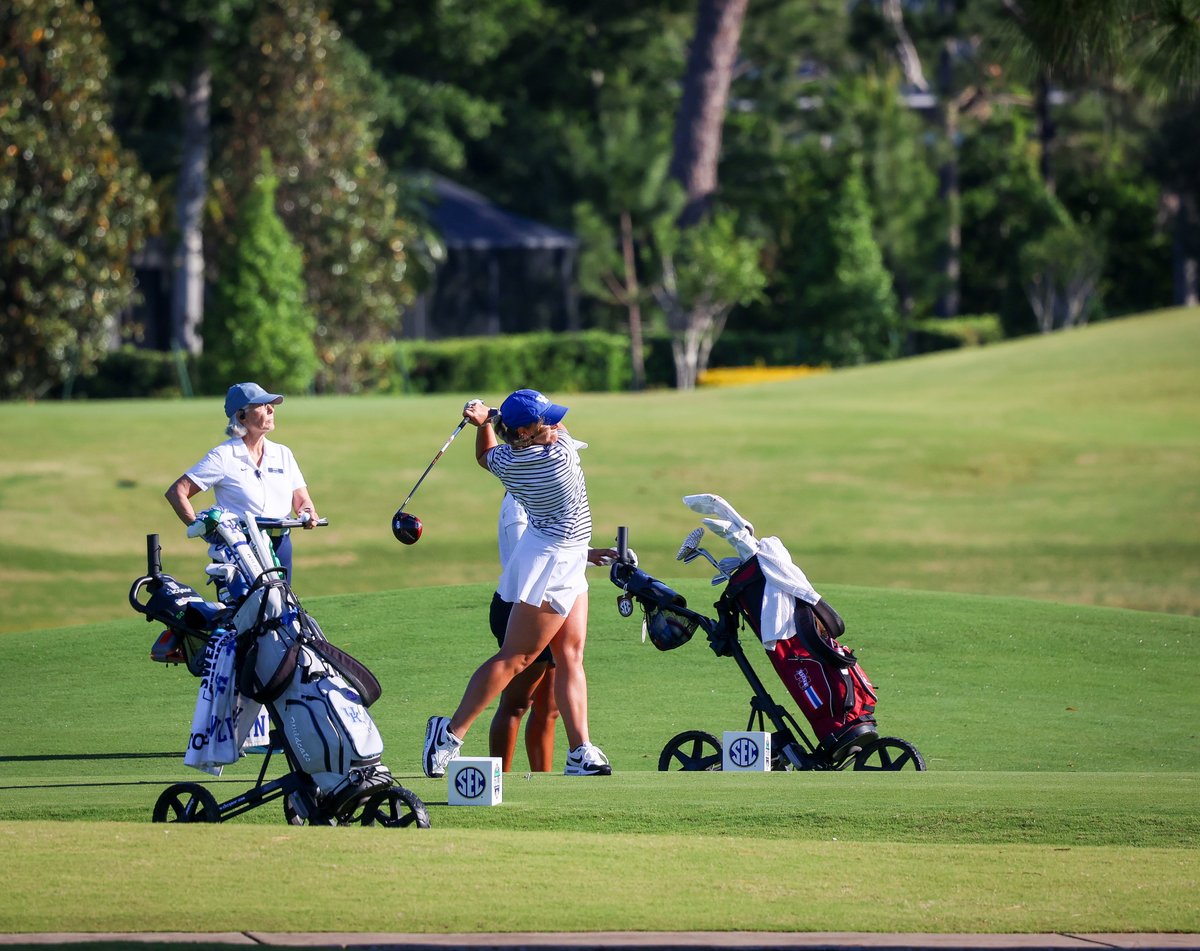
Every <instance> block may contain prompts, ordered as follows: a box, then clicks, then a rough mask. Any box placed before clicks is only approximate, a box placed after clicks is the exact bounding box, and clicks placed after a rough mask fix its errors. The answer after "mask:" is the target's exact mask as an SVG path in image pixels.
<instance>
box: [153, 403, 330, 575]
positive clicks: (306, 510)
mask: <svg viewBox="0 0 1200 951" xmlns="http://www.w3.org/2000/svg"><path fill="white" fill-rule="evenodd" d="M282 402H283V397H282V396H279V395H278V394H276V393H268V392H267V391H266V390H264V389H263V388H262V387H261V386H259V385H258V384H257V383H238V384H235V385H234V386H231V387H230V388H229V392H228V393H227V394H226V395H225V415H226V416H227V417H228V420H229V423H228V425H227V426H226V427H225V434H226V435H227V436H229V437H230V438H229V439H227V440H226V441H225V442H223V443H221V444H220V445H219V446H215V447H214V448H212V449H210V450H209V451H208V452H207V453H206V454H205V456H204V458H202V459H201V460H200V461H199V462H197V463H196V464H195V465H194V466H192V467H191V468H190V469H188V471H187V472H185V473H184V474H183V475H181V476H180V477H179V478H178V479H176V480H175V481H174V482H173V483H171V487H170V488H169V489H167V491H166V497H167V501H168V502H169V503H170V504H171V508H173V509H174V510H175V514H176V515H178V516H179V520H180V521H181V522H183V524H185V525H191V524H192V522H194V521H195V520H196V510H195V508H194V507H193V506H192V502H191V499H192V497H193V496H195V495H196V494H197V493H200V492H204V491H206V490H208V489H212V490H213V495H214V496H215V497H216V504H217V507H218V508H221V509H223V510H224V511H227V512H234V513H235V514H237V515H246V514H248V515H250V516H252V517H262V518H287V517H288V516H290V515H291V514H292V513H295V515H296V517H297V518H302V517H303V516H304V515H305V514H307V515H308V521H307V523H306V524H305V526H304V527H305V528H306V529H311V528H313V527H314V526H315V525H316V523H317V518H318V516H317V509H316V506H315V505H314V504H313V500H312V497H311V496H310V495H309V494H308V486H307V484H306V483H305V481H304V475H303V473H301V471H300V467H299V466H298V465H297V464H296V457H295V456H293V455H292V451H291V450H290V449H288V447H287V446H284V445H281V444H279V443H277V442H273V441H272V440H270V439H268V438H267V433H270V432H274V430H275V407H276V406H277V405H279V404H280V403H282ZM269 534H270V535H271V544H272V545H274V547H275V554H276V555H277V556H278V558H279V563H280V564H281V565H282V566H283V567H284V568H285V569H286V570H287V579H288V581H289V582H290V581H291V580H292V540H291V537H290V535H289V532H288V529H286V528H285V529H272V530H271V532H269Z"/></svg>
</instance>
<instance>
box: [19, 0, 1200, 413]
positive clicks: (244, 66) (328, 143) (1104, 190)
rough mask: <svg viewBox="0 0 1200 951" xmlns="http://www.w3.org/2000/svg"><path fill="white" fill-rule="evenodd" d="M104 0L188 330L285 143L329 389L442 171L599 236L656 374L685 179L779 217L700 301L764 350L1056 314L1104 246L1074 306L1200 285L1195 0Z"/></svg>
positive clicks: (726, 209) (337, 382)
mask: <svg viewBox="0 0 1200 951" xmlns="http://www.w3.org/2000/svg"><path fill="white" fill-rule="evenodd" d="M97 2H98V5H97V10H98V11H99V13H100V26H102V27H103V29H104V30H105V32H106V33H107V34H108V35H109V37H110V42H111V47H112V50H113V62H114V64H115V70H114V72H115V76H116V81H115V82H113V83H111V84H106V86H105V90H104V91H103V92H99V93H98V95H104V93H105V92H111V101H112V103H113V104H114V105H115V109H114V113H113V115H114V118H113V122H112V124H113V125H114V126H115V128H116V130H117V132H118V134H119V136H120V138H121V140H122V141H123V142H124V143H126V144H127V145H128V146H129V147H131V148H132V149H133V150H134V151H135V152H136V154H137V155H138V157H139V159H140V160H141V162H142V165H143V167H144V168H146V169H147V171H148V172H149V173H150V175H151V176H152V181H153V185H152V187H153V191H154V192H155V193H156V194H157V195H158V196H159V197H160V199H161V201H160V205H161V207H162V213H161V218H160V220H159V221H158V222H157V227H158V229H159V232H160V234H161V235H162V238H163V240H164V242H165V243H166V244H167V246H168V247H170V248H174V249H176V253H174V255H173V258H174V261H175V265H176V281H175V282H174V287H175V291H176V302H175V311H176V326H175V328H174V333H173V336H174V340H175V343H176V345H177V346H180V347H183V348H185V349H187V348H191V347H193V345H194V344H195V343H196V341H195V340H193V339H192V336H189V335H190V334H194V330H195V326H194V325H195V320H196V319H197V318H196V307H197V304H196V301H197V298H196V287H197V282H196V281H195V280H194V278H195V277H196V275H197V274H199V276H200V278H201V279H202V280H201V281H200V282H199V283H200V286H202V287H203V288H205V289H207V293H209V294H212V293H214V292H215V289H216V288H218V287H219V285H220V282H221V280H222V279H223V278H222V270H223V267H222V265H223V262H224V261H225V260H226V258H225V247H226V245H227V244H229V242H230V241H231V240H232V231H231V223H232V222H234V221H235V220H236V219H237V215H238V213H239V209H240V206H241V204H242V202H243V201H244V200H245V198H246V196H247V195H248V194H249V193H250V189H251V187H252V182H253V179H254V174H255V171H256V169H257V155H258V151H259V149H260V148H261V147H262V146H264V145H267V146H270V149H271V153H272V156H273V164H274V172H275V174H276V175H277V176H278V178H279V181H280V184H279V188H278V191H277V194H276V211H277V213H278V214H279V216H280V218H281V220H282V221H283V222H284V223H285V225H286V227H287V230H288V232H289V234H290V235H291V237H292V238H293V239H294V240H296V241H297V243H298V244H299V246H300V247H301V248H302V253H303V262H304V281H305V286H306V288H307V295H308V297H307V300H308V303H309V305H310V306H311V308H312V310H313V312H314V313H315V315H316V319H317V329H316V346H317V350H318V352H319V354H320V357H321V363H320V369H319V372H318V374H317V376H316V378H315V382H314V387H315V388H316V389H317V390H320V391H326V390H331V391H332V390H339V391H350V390H353V389H355V388H356V387H358V386H360V385H362V377H361V374H360V372H359V368H360V366H361V365H362V363H363V361H364V360H365V359H367V358H366V356H365V354H366V353H367V352H368V350H369V349H370V348H371V347H377V346H379V345H381V344H384V343H387V342H388V341H391V340H392V339H393V338H394V337H395V336H396V335H397V333H398V331H399V329H400V327H401V324H402V321H403V319H404V316H403V315H404V310H405V308H406V307H407V306H409V305H410V304H411V302H412V300H413V299H414V296H415V295H416V294H417V293H418V291H419V290H420V289H421V287H423V286H424V284H425V283H426V281H427V279H428V276H429V272H430V269H431V268H432V267H433V266H434V265H435V264H436V261H435V260H434V257H435V256H434V255H433V254H432V253H429V251H428V250H427V249H432V248H436V237H435V236H432V235H430V236H429V237H428V238H426V234H427V231H428V228H427V226H426V225H425V224H423V214H424V212H425V211H426V210H427V208H428V201H429V196H428V193H426V192H424V191H423V189H422V187H421V181H422V179H423V178H424V176H425V175H426V174H427V173H436V174H440V175H444V176H448V177H450V178H452V179H454V180H455V181H458V182H460V183H462V184H464V185H467V186H470V187H471V188H474V189H476V190H478V191H480V192H482V193H484V194H485V195H487V196H488V197H489V198H491V199H493V200H494V201H496V202H497V203H499V204H500V205H503V206H505V207H506V208H508V209H511V210H513V211H515V212H517V213H518V214H520V215H524V216H526V217H528V218H533V219H536V220H539V221H542V222H545V223H547V224H549V225H552V226H554V227H556V228H558V229H561V230H574V231H575V232H576V233H577V234H578V235H579V236H580V237H581V238H582V240H583V248H582V250H581V254H580V262H581V265H580V270H579V272H578V274H577V276H576V281H577V288H578V290H579V292H580V294H581V295H582V306H581V309H580V310H581V314H582V323H583V325H584V326H585V327H597V328H605V329H609V330H616V331H619V332H621V333H626V334H628V336H629V338H630V341H631V345H630V366H631V370H632V372H631V378H632V380H633V381H634V386H635V388H636V387H638V386H640V385H642V382H643V380H644V379H645V374H644V372H643V368H642V367H641V365H640V361H641V360H642V359H643V357H644V356H645V355H646V353H648V352H649V351H648V350H647V349H646V347H645V346H644V345H643V344H644V342H646V341H650V340H651V339H655V340H657V339H660V338H662V337H663V336H664V335H667V336H671V337H672V338H673V340H674V343H675V345H676V352H677V354H678V353H679V352H680V351H679V344H681V343H682V342H684V340H685V338H686V335H687V333H689V332H691V331H694V330H696V329H697V328H696V327H690V326H689V324H688V320H687V319H686V317H685V314H686V309H685V310H684V311H680V310H679V309H678V308H679V306H680V305H681V304H682V303H683V300H682V298H681V297H680V296H679V295H675V296H672V295H671V294H670V293H664V291H666V290H667V286H666V284H664V279H666V280H667V281H668V282H669V276H670V274H671V271H672V267H674V268H675V272H674V273H675V276H676V278H678V276H679V273H680V272H679V270H678V268H679V264H680V261H681V260H682V259H680V258H677V257H676V256H675V254H676V251H677V249H678V248H680V247H683V246H685V245H686V244H687V242H685V241H684V240H683V235H682V234H679V235H676V236H673V237H671V236H668V235H666V233H665V232H664V231H663V222H664V220H672V221H674V220H675V219H674V218H668V216H677V215H678V214H679V208H680V206H679V204H678V199H677V193H676V190H675V189H676V187H678V188H681V189H682V193H683V195H684V196H685V200H686V199H688V197H689V191H688V190H689V188H690V189H691V192H692V193H691V194H690V200H691V204H685V205H684V206H683V207H685V208H687V209H689V214H688V215H685V216H684V217H683V218H682V219H680V220H679V221H678V222H677V223H678V224H680V225H683V226H687V225H690V224H693V223H695V222H697V221H702V220H704V215H705V214H708V213H713V214H719V215H722V216H724V217H722V218H721V222H722V224H721V228H730V227H733V230H730V231H727V232H722V231H720V230H719V229H718V230H717V231H712V230H710V231H709V232H701V234H706V233H707V234H709V235H710V236H711V235H714V234H718V233H719V234H721V235H723V238H722V239H723V240H727V242H728V243H729V247H730V252H731V253H730V254H729V257H730V259H731V260H740V251H741V250H742V249H744V248H746V247H752V248H754V249H756V250H755V252H754V255H753V259H754V260H753V264H754V267H755V269H756V270H757V271H758V272H759V274H760V276H761V282H760V281H758V280H757V279H756V280H753V281H749V282H748V283H747V284H745V286H746V287H747V288H748V287H751V286H753V288H754V290H753V291H747V293H744V294H742V293H737V292H735V289H733V288H731V289H730V290H729V291H728V300H725V301H721V302H720V303H721V305H722V306H720V307H718V308H717V311H719V312H721V313H722V317H721V318H720V320H719V321H718V322H716V323H710V324H709V327H710V332H711V331H712V330H713V329H714V328H716V330H717V332H718V333H719V328H720V327H721V326H724V327H727V328H731V329H736V330H738V331H739V332H742V333H746V334H759V335H771V337H772V340H773V341H774V343H773V344H772V346H771V348H770V355H771V359H777V360H788V361H792V362H806V363H829V364H835V365H836V364H842V363H849V362H859V361H864V360H877V359H887V358H890V357H892V356H896V355H900V354H902V353H905V352H908V350H907V348H909V347H911V345H912V343H911V342H912V340H913V339H914V337H913V335H912V333H911V331H912V329H913V328H915V327H916V326H918V325H919V324H922V323H923V321H925V320H926V319H927V318H930V317H932V316H933V315H935V314H936V315H941V316H955V315H984V316H983V317H981V319H986V320H991V321H993V322H998V323H999V324H1000V325H1002V326H1003V328H1004V330H1005V331H1006V332H1007V333H1009V334H1018V333H1029V332H1035V331H1036V330H1038V329H1039V328H1041V329H1045V328H1047V327H1049V326H1055V327H1057V326H1061V325H1063V323H1065V322H1068V321H1065V320H1064V319H1063V317H1062V313H1059V314H1058V315H1057V316H1056V317H1055V319H1053V320H1050V321H1047V320H1046V319H1045V311H1046V304H1045V301H1046V300H1047V299H1048V298H1047V296H1046V293H1047V291H1046V288H1047V287H1048V284H1047V281H1046V278H1047V275H1049V274H1051V272H1052V271H1053V272H1054V273H1057V274H1058V275H1060V277H1059V278H1058V279H1056V280H1057V282H1058V284H1060V285H1062V286H1065V284H1063V282H1064V281H1067V279H1066V278H1065V277H1063V275H1065V274H1067V273H1068V272H1070V273H1072V274H1074V275H1075V277H1078V276H1079V275H1083V274H1085V273H1086V274H1092V272H1094V274H1092V276H1091V277H1088V278H1087V279H1086V280H1082V281H1080V280H1075V279H1074V278H1072V279H1071V280H1070V281H1069V282H1068V283H1070V284H1071V286H1072V287H1073V288H1074V291H1073V292H1072V293H1071V294H1069V295H1067V296H1066V297H1062V296H1060V297H1058V298H1056V299H1057V300H1058V301H1059V303H1057V304H1055V305H1053V308H1052V309H1055V310H1057V311H1060V312H1061V311H1063V308H1067V309H1070V310H1073V311H1074V312H1075V317H1073V318H1072V320H1074V321H1076V322H1077V321H1079V320H1084V319H1087V320H1096V319H1104V318H1106V317H1109V316H1115V315H1120V314H1124V313H1131V312H1135V311H1138V310H1143V309H1148V308H1153V307H1159V306H1164V305H1167V304H1170V303H1172V302H1188V301H1192V300H1195V299H1196V296H1197V283H1198V281H1200V275H1198V273H1197V264H1196V262H1197V259H1198V253H1197V246H1198V244H1200V241H1198V240H1197V228H1198V226H1200V221H1198V216H1197V205H1198V202H1197V195H1198V191H1197V189H1198V183H1197V173H1196V163H1195V161H1194V159H1192V158H1191V155H1190V152H1191V145H1190V143H1191V140H1192V139H1194V137H1195V136H1194V133H1195V130H1196V128H1197V127H1198V122H1197V107H1196V103H1195V99H1194V98H1193V97H1194V94H1195V92H1196V90H1197V82H1198V80H1197V77H1198V76H1200V62H1198V60H1200V54H1198V52H1197V51H1198V50H1200V40H1198V39H1197V36H1198V33H1200V0H1151V2H1148V3H1135V2H1134V0H1097V2H1095V3H1092V2H1090V0H1088V2H1084V0H1072V3H1071V4H1070V5H1069V7H1070V8H1071V9H1072V10H1074V13H1073V14H1072V15H1071V16H1065V17H1064V16H1062V15H1061V10H1062V5H1061V4H1058V3H1054V2H1050V0H982V2H980V3H972V4H964V3H958V2H954V0H908V2H905V3H896V2H895V0H867V2H861V3H845V2H843V0H758V2H756V3H754V4H748V5H747V4H743V3H742V2H741V0H686V2H685V0H652V2H634V0H613V2H611V3H606V4H598V5H592V6H588V7H586V8H580V7H579V6H578V5H577V4H572V3H568V2H565V0H478V2H476V3H473V4H470V5H464V4H458V3H441V4H415V5H414V4H410V3H400V2H398V0H373V2H371V3H368V4H363V3H357V2H351V0H328V2H327V3H326V2H322V0H221V2H219V3H215V4H210V3H205V4H200V3H199V2H198V0H184V2H181V3H179V4H169V5H164V4H161V3H160V2H159V0H97ZM64 4H66V0H25V2H24V3H22V4H18V5H16V6H15V7H13V9H14V10H17V9H23V10H26V11H28V10H37V11H39V13H41V12H44V11H46V10H54V9H61V8H63V6H64ZM66 5H67V6H71V7H72V9H75V10H81V9H82V8H79V7H75V6H73V5H70V4H66ZM1076 8H1078V9H1076ZM722 14H725V15H726V16H727V17H728V19H725V20H723V19H722ZM1076 14H1077V15H1076ZM10 16H11V15H10ZM706 26H707V27H708V29H706ZM704 50H708V51H713V50H721V51H723V55H722V56H704V55H701V53H702V52H703V51H704ZM731 52H732V55H730V54H731ZM93 55H95V56H99V57H101V58H102V57H103V52H102V51H98V52H97V53H95V54H93ZM104 69H105V66H104V64H103V63H102V62H100V61H99V60H97V62H96V64H95V71H96V72H97V74H98V75H99V74H102V73H103V70H104ZM0 80H2V81H3V82H4V83H7V84H11V83H15V82H16V79H15V74H11V73H0ZM709 80H712V81H709ZM17 101H19V100H17ZM710 106H711V107H712V108H709V107H710ZM699 117H704V118H705V121H704V122H703V123H701V122H698V121H693V120H694V119H698V118H699ZM5 119H6V120H7V121H9V122H13V121H15V120H14V119H13V117H12V115H11V112H10V114H8V115H7V116H6V117H5ZM21 121H25V117H22V120H21ZM681 143H682V144H683V145H681ZM131 167H132V166H131ZM667 168H669V169H670V170H671V172H672V176H673V178H674V179H675V183H674V184H672V183H670V182H669V181H668V176H666V175H665V174H664V170H665V169H667ZM14 182H15V179H14V180H11V181H10V182H7V183H5V185H6V187H8V188H9V191H10V194H11V193H15V190H21V191H22V193H24V186H23V185H17V184H14ZM125 191H126V192H127V193H128V194H133V192H132V191H129V190H125ZM693 214H694V215H695V217H692V215H693ZM732 223H736V225H733V224H732ZM691 240H692V243H693V251H694V252H695V253H694V255H693V256H694V257H696V258H698V259H705V258H706V256H707V259H708V260H711V261H718V260H720V259H719V258H717V257H713V256H712V255H713V254H714V253H715V252H717V251H719V249H718V248H707V249H702V248H700V247H699V246H696V245H695V244H694V241H695V239H694V238H693V239H691ZM734 249H737V251H738V253H733V250H734ZM1072 249H1074V250H1072ZM1064 255H1067V256H1072V257H1073V258H1074V261H1075V264H1076V265H1077V266H1076V267H1075V269H1074V271H1072V270H1071V269H1070V268H1067V269H1065V270H1064V268H1063V267H1061V266H1057V265H1061V264H1062V261H1061V260H1060V259H1062V258H1063V256H1064ZM198 261H199V262H201V264H200V266H199V268H198V265H197V262H198ZM1052 266H1057V267H1052ZM739 270H740V268H739V267H731V271H732V272H734V273H737V272H739ZM746 276H747V277H748V276H749V275H748V274H747V275H746ZM1052 283H1053V282H1052ZM676 286H677V287H678V284H677V285H676ZM1035 288H1036V290H1035ZM1068 298H1071V299H1072V300H1073V303H1071V304H1070V306H1069V307H1068V305H1067V304H1066V303H1065V301H1066V300H1067V299H1068ZM199 301H200V303H203V298H199ZM725 305H728V306H725ZM672 308H674V310H673V309H672ZM1039 309H1040V310H1041V311H1042V319H1041V321H1040V323H1039V318H1038V310H1039ZM695 316H696V319H697V327H698V326H699V324H700V323H703V322H704V319H702V318H701V317H700V314H699V312H697V313H696V315H695ZM200 330H201V333H203V328H202V325H201V328H200ZM440 335H441V336H444V335H445V334H440ZM639 341H640V342H639ZM709 342H710V343H711V342H712V341H711V339H710V341H709ZM22 346H23V347H24V346H25V345H24V344H22ZM685 349H686V348H685ZM764 349H765V348H764ZM692 352H693V357H694V363H695V366H691V367H690V369H689V368H688V363H689V361H688V360H685V361H683V363H682V364H681V365H680V367H679V371H680V372H678V373H677V377H676V382H677V383H682V384H683V385H687V384H688V381H689V380H690V379H692V378H693V377H694V372H693V371H695V370H697V369H702V367H703V363H704V353H705V352H707V346H704V347H694V348H692ZM677 362H678V361H677ZM39 372H40V371H39ZM43 376H44V379H43V382H42V383H41V384H40V388H39V392H47V390H48V388H52V387H53V386H54V385H55V383H54V382H50V383H46V382H45V381H46V380H51V381H52V380H54V379H56V378H54V377H52V376H45V375H44V374H43ZM58 379H61V374H60V376H59V378H58Z"/></svg>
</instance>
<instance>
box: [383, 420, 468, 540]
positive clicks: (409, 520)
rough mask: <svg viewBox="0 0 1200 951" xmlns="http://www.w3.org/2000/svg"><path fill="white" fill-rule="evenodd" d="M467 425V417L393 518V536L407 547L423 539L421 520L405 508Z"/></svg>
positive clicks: (435, 457) (426, 468)
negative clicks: (430, 471)
mask: <svg viewBox="0 0 1200 951" xmlns="http://www.w3.org/2000/svg"><path fill="white" fill-rule="evenodd" d="M466 425H467V420H466V417H463V420H462V422H460V423H459V424H458V425H457V426H455V427H454V432H452V433H451V434H450V438H449V439H447V440H446V442H445V444H444V445H443V446H442V448H441V449H439V450H438V451H437V455H436V456H434V457H433V461H432V462H430V463H429V465H427V466H426V467H425V471H424V472H422V473H421V478H419V479H418V480H417V484H416V485H414V486H413V487H412V491H411V492H409V493H408V498H406V499H405V500H404V501H403V502H402V503H401V504H400V508H398V509H396V514H395V515H393V516H392V534H393V535H395V536H396V540H397V541H399V542H401V543H403V544H405V545H415V544H416V543H417V539H418V538H420V537H421V529H422V527H423V526H422V525H421V520H420V519H419V518H417V517H416V516H415V515H410V514H409V513H408V512H405V511H404V507H405V506H406V505H408V503H409V502H411V501H412V497H413V496H414V495H416V492H417V489H419V488H420V487H421V483H422V482H424V481H425V477H426V476H427V475H429V470H430V469H432V468H433V467H434V465H435V464H436V463H437V461H438V460H439V459H441V458H442V454H443V453H444V452H445V451H446V450H447V449H449V448H450V443H452V442H454V437H455V436H457V435H458V434H459V433H461V432H462V431H463V427H464V426H466Z"/></svg>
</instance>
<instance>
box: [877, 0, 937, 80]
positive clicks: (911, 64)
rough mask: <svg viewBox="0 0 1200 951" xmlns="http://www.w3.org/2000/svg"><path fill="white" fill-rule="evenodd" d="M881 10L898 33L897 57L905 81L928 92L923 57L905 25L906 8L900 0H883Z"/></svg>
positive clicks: (893, 29)
mask: <svg viewBox="0 0 1200 951" xmlns="http://www.w3.org/2000/svg"><path fill="white" fill-rule="evenodd" d="M880 12H881V13H882V14H883V18H884V19H885V20H887V22H888V25H889V26H891V28H892V32H894V33H895V34H896V58H897V59H898V60H899V61H900V69H901V71H902V72H903V73H904V81H905V82H906V83H907V84H908V85H909V86H912V87H913V88H914V89H919V90H920V91H921V92H926V91H927V90H928V89H929V84H928V83H927V82H926V81H925V72H924V70H923V69H921V57H920V56H919V55H918V54H917V48H916V46H914V45H913V41H912V37H910V36H909V35H908V29H907V28H906V27H905V25H904V8H903V6H902V5H901V3H900V0H883V4H882V7H881V10H880Z"/></svg>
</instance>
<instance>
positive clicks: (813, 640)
mask: <svg viewBox="0 0 1200 951" xmlns="http://www.w3.org/2000/svg"><path fill="white" fill-rule="evenodd" d="M831 610H832V609H831ZM795 618H796V636H797V637H799V638H800V643H801V644H803V645H804V646H805V648H807V650H808V652H809V653H810V654H812V655H813V657H815V658H816V659H817V660H819V661H820V662H821V663H822V664H826V665H828V666H830V667H836V668H839V669H840V668H842V667H853V666H854V665H855V664H857V663H858V658H857V657H855V656H854V652H853V651H851V650H847V649H846V648H844V647H843V648H841V650H836V649H834V647H833V646H832V645H831V644H830V643H829V641H827V640H825V638H823V637H822V636H821V634H820V632H819V631H818V630H817V623H816V618H817V615H816V613H815V611H814V609H813V606H812V605H811V604H808V603H807V602H805V601H801V600H800V599H799V598H797V599H796V614H795ZM838 620H841V619H840V618H839V619H838ZM821 623H822V624H824V623H825V621H824V619H822V621H821ZM830 640H833V632H832V631H830ZM834 643H836V641H834ZM839 646H840V645H839Z"/></svg>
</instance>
